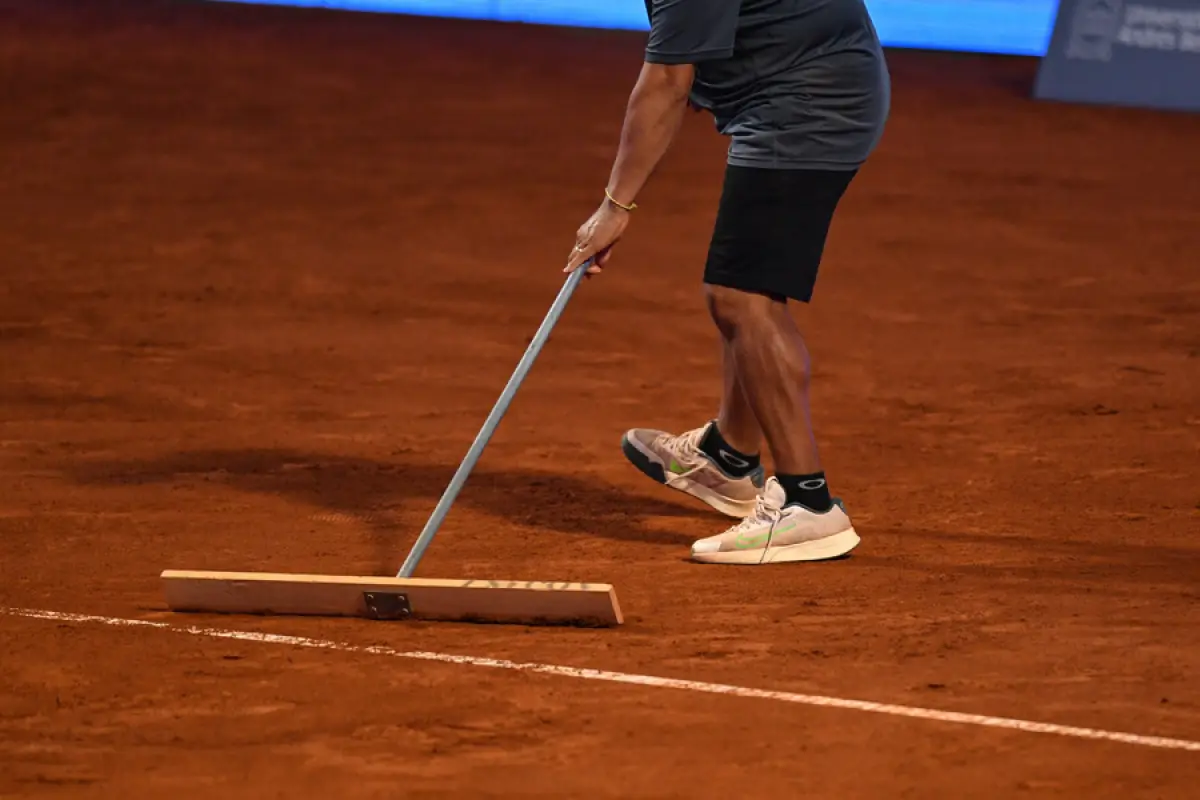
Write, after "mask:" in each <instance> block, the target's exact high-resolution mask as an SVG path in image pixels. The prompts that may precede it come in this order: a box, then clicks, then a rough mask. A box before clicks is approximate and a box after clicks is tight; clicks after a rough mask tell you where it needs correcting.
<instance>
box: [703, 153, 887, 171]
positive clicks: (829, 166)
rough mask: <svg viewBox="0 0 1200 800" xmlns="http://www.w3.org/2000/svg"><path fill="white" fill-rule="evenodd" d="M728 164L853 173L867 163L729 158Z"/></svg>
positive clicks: (758, 167)
mask: <svg viewBox="0 0 1200 800" xmlns="http://www.w3.org/2000/svg"><path fill="white" fill-rule="evenodd" d="M726 163H727V164H729V166H731V167H751V168H755V169H780V170H783V169H823V170H829V171H831V172H851V171H853V170H856V169H861V168H862V165H863V164H864V163H865V161H820V160H817V159H811V158H806V159H788V160H784V159H779V158H746V157H744V156H729V157H728V158H727V159H726Z"/></svg>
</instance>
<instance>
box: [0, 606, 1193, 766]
mask: <svg viewBox="0 0 1200 800" xmlns="http://www.w3.org/2000/svg"><path fill="white" fill-rule="evenodd" d="M0 614H5V615H7V616H12V617H28V618H30V619H44V620H52V621H57V622H93V623H99V624H101V625H113V626H118V627H131V628H158V629H160V630H167V631H174V632H177V633H187V634H191V635H192V636H205V637H208V638H211V639H234V640H237V641H240V642H259V643H265V644H286V645H291V646H293V647H307V648H311V649H314V650H336V651H338V652H342V653H366V654H369V655H376V656H388V657H391V658H411V659H416V660H418V661H438V662H442V663H445V664H465V665H467V666H472V667H491V668H493V669H507V670H514V671H516V672H535V673H538V674H541V675H556V676H559V677H564V678H579V679H582V680H588V681H607V682H609V683H629V684H634V685H637V686H652V687H655V688H658V689H682V690H684V691H689V692H702V693H705V694H725V695H733V696H734V697H751V698H755V699H759V700H774V701H776V702H780V703H795V704H797V705H804V706H819V707H822V708H840V709H845V710H849V711H867V712H870V713H873V714H888V715H890V716H893V717H910V718H912V719H925V720H934V721H937V722H954V723H958V724H962V725H978V726H982V727H985V728H1003V729H1007V730H1014V731H1024V732H1026V733H1050V734H1055V735H1057V736H1069V737H1072V738H1075V739H1100V740H1104V741H1109V742H1121V743H1122V744H1135V745H1141V746H1143V747H1157V748H1160V749H1164V750H1191V751H1194V752H1200V742H1193V741H1188V740H1186V739H1168V738H1164V737H1162V736H1141V735H1139V734H1135V733H1119V732H1117V731H1105V730H1098V729H1096V728H1075V727H1072V726H1070V725H1054V724H1052V723H1048V722H1031V721H1029V720H1024V719H1009V718H1006V717H989V716H985V715H983V714H964V713H961V712H958V711H938V710H936V709H932V708H919V707H917V706H898V705H891V704H888V703H872V702H870V701H867V700H846V699H844V698H840V697H823V696H821V695H813V694H796V693H795V692H775V691H770V690H767V689H751V688H748V687H745V686H731V685H729V684H723V683H704V682H702V681H685V680H680V679H678V678H659V677H655V676H653V675H636V674H631V673H627V672H607V671H604V670H598V669H580V668H578V667H562V666H557V665H554V664H536V663H522V662H519V661H506V660H503V659H496V658H478V657H476V656H456V655H451V654H449V653H430V652H423V651H420V650H396V649H394V648H391V647H385V646H381V645H357V644H347V643H344V642H332V641H327V640H324V639H309V638H306V637H303V636H284V635H280V634H277V633H255V632H253V631H233V630H223V629H221V628H203V627H198V626H194V625H190V626H187V627H184V626H182V625H168V624H167V623H165V622H151V621H150V620H144V619H122V618H120V617H97V616H92V615H90V614H67V613H64V612H61V611H43V610H39V609H33V608H4V609H0Z"/></svg>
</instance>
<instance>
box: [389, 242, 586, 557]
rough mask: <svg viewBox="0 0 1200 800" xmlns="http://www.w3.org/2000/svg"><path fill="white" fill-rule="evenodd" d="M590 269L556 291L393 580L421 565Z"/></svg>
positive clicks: (576, 273)
mask: <svg viewBox="0 0 1200 800" xmlns="http://www.w3.org/2000/svg"><path fill="white" fill-rule="evenodd" d="M589 266H591V261H590V260H589V261H587V262H586V263H584V264H583V265H581V266H580V267H579V269H577V270H575V271H574V272H572V273H571V274H570V275H568V276H567V281H566V283H564V284H563V287H562V289H560V290H559V292H558V297H556V298H555V300H554V305H552V306H550V311H549V313H547V314H546V318H545V319H544V320H542V325H541V327H539V328H538V330H537V333H536V334H534V336H533V341H532V342H530V343H529V347H528V348H527V349H526V350H525V355H524V356H522V357H521V361H520V363H519V364H517V369H516V371H514V372H513V374H512V377H511V378H509V379H508V385H507V386H505V387H504V391H503V392H501V393H500V399H499V400H497V401H496V405H495V406H493V407H492V413H491V414H489V415H488V418H487V421H486V422H484V423H483V428H482V429H481V430H480V431H479V435H478V436H476V437H475V441H474V442H473V443H472V444H471V449H470V450H468V451H467V455H466V458H464V459H463V461H462V463H461V464H459V466H458V471H457V472H455V473H454V477H453V478H451V479H450V485H449V486H447V487H446V491H445V492H444V493H443V494H442V499H441V500H439V501H438V504H437V507H436V508H434V509H433V514H432V515H431V516H430V517H429V521H428V522H426V523H425V529H424V530H422V531H421V535H420V536H418V537H417V541H416V543H415V544H414V545H413V547H412V550H410V551H409V553H408V558H406V559H404V564H403V566H401V567H400V572H399V573H398V574H397V576H396V577H398V578H411V577H412V574H413V572H414V571H415V570H416V569H417V564H419V563H420V561H421V557H422V556H424V555H425V550H426V549H427V548H428V547H429V545H430V543H431V542H432V541H433V537H434V536H435V535H436V534H437V532H438V528H440V527H441V525H442V522H443V521H444V520H445V519H446V515H447V514H448V513H450V507H451V506H452V505H454V501H455V499H457V497H458V493H459V492H460V491H461V490H462V487H463V485H464V484H465V483H466V482H467V477H468V476H469V475H470V474H471V470H473V469H474V468H475V464H476V462H478V461H479V457H480V456H481V455H483V449H484V448H485V447H487V443H488V441H489V440H490V439H491V438H492V434H493V433H495V432H496V428H497V427H499V425H500V420H502V419H503V418H504V414H505V412H507V411H508V406H509V404H511V403H512V399H513V397H514V396H516V394H517V389H519V388H520V387H521V383H522V381H524V380H525V376H526V375H528V374H529V370H530V368H531V367H532V366H533V362H534V361H535V360H537V357H538V353H540V352H541V350H542V346H543V345H544V344H545V343H546V340H547V339H549V338H550V331H552V330H553V329H554V326H555V325H556V324H557V323H558V319H559V317H561V316H562V313H563V310H564V309H565V308H566V307H567V301H568V300H570V299H571V295H572V294H574V292H575V289H576V288H577V287H578V286H579V283H580V282H581V281H582V280H583V278H584V276H585V275H586V274H587V268H588V267H589Z"/></svg>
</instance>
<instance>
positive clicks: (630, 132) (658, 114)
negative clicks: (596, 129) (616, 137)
mask: <svg viewBox="0 0 1200 800" xmlns="http://www.w3.org/2000/svg"><path fill="white" fill-rule="evenodd" d="M695 75H696V68H695V66H693V65H692V64H651V63H648V62H647V63H645V64H643V65H642V74H641V75H640V76H639V77H638V82H637V85H636V86H634V88H633V93H632V94H631V95H630V96H629V105H628V107H627V108H626V111H625V125H624V127H623V128H622V131H621V143H620V147H619V149H618V150H617V158H616V162H615V163H614V164H613V168H612V175H611V176H610V177H609V181H608V193H609V194H610V195H611V196H612V198H613V199H614V200H616V202H617V203H619V204H620V205H622V206H632V205H633V204H634V202H635V201H636V199H637V196H638V194H639V193H640V192H641V191H642V187H643V186H645V185H646V181H648V180H649V179H650V176H651V175H652V174H653V173H654V170H655V168H657V167H658V163H659V162H660V161H661V160H662V158H663V156H664V155H666V153H667V149H668V148H669V147H670V146H671V142H672V141H673V140H674V139H675V134H676V133H678V132H679V126H680V124H681V123H682V122H683V117H684V113H685V112H686V111H687V99H688V94H689V93H690V92H691V89H692V81H693V79H694V78H695Z"/></svg>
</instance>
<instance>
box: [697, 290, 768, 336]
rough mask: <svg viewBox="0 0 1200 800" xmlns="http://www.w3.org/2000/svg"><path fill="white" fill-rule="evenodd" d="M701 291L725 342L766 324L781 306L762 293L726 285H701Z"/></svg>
mask: <svg viewBox="0 0 1200 800" xmlns="http://www.w3.org/2000/svg"><path fill="white" fill-rule="evenodd" d="M704 294H705V297H706V299H707V300H708V313H709V314H711V315H712V319H713V322H715V323H716V324H717V328H718V329H719V330H720V331H721V336H722V337H723V338H724V339H725V340H726V341H732V340H733V339H734V338H735V337H737V336H738V334H739V333H744V332H746V331H747V329H749V328H753V327H762V326H763V325H764V324H765V325H768V326H769V325H770V324H771V322H772V319H773V317H774V316H775V314H777V313H778V312H779V311H780V310H781V309H783V308H784V305H783V303H780V302H778V301H776V300H773V299H772V298H770V297H767V296H766V295H763V294H757V293H755V292H744V291H742V290H740V289H730V288H728V287H726V286H714V285H712V284H705V285H704ZM785 313H786V312H785Z"/></svg>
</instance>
